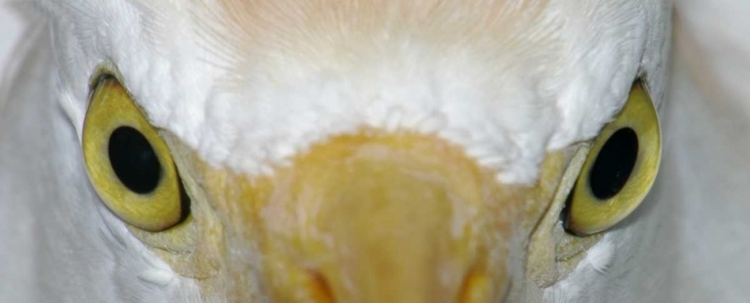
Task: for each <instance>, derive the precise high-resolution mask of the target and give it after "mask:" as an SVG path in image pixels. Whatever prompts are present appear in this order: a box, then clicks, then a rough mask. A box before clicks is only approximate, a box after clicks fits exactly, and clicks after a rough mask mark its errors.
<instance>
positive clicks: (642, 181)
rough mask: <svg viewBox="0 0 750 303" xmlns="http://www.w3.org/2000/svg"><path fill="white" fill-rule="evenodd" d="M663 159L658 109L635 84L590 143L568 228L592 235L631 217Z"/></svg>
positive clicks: (569, 211)
mask: <svg viewBox="0 0 750 303" xmlns="http://www.w3.org/2000/svg"><path fill="white" fill-rule="evenodd" d="M660 159H661V131H660V128H659V118H658V115H657V112H656V108H655V107H654V104H653V102H652V100H651V98H650V96H649V94H648V92H647V91H646V88H645V87H644V86H643V85H642V84H641V83H640V82H636V83H635V84H634V85H633V88H632V89H631V92H630V96H629V98H628V101H627V103H626V104H625V106H624V107H623V109H622V111H621V112H620V113H619V114H618V115H617V117H615V119H614V121H612V122H610V123H609V124H607V125H606V126H605V127H604V129H603V130H602V132H601V133H600V134H599V137H597V138H596V139H595V140H594V142H593V144H592V145H591V151H590V152H589V154H588V157H587V159H586V162H585V163H584V164H583V168H582V170H581V174H580V176H579V177H578V180H577V182H576V185H575V188H574V190H573V192H572V193H571V196H570V198H569V201H568V205H567V218H566V220H565V221H566V228H567V230H568V231H569V232H572V233H574V234H576V235H581V236H585V235H590V234H594V233H597V232H600V231H603V230H606V229H608V228H610V227H612V226H614V225H615V224H617V223H619V222H620V221H622V220H623V219H624V218H626V217H627V216H628V215H630V213H632V212H633V211H634V210H635V209H636V207H638V205H639V204H640V203H641V201H643V199H644V198H645V196H646V194H647V193H648V192H649V190H650V189H651V185H653V183H654V180H655V178H656V173H657V171H658V170H659V162H660Z"/></svg>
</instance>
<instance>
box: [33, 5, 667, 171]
mask: <svg viewBox="0 0 750 303" xmlns="http://www.w3.org/2000/svg"><path fill="white" fill-rule="evenodd" d="M132 1H135V0H113V1H111V2H108V3H107V4H101V3H99V2H98V1H91V0H77V1H73V0H68V1H66V2H65V3H66V4H67V7H69V8H70V7H73V8H75V9H70V10H67V11H66V12H67V13H57V15H58V17H59V18H57V20H58V22H59V23H64V25H69V26H72V27H74V28H76V30H75V31H73V32H75V33H79V35H75V34H73V35H72V36H71V34H68V33H63V35H69V36H71V37H69V38H70V39H69V40H66V41H67V42H60V44H65V45H63V46H67V47H63V49H65V50H66V52H67V53H65V52H63V53H62V54H61V55H63V56H66V57H65V58H73V60H67V61H65V60H63V62H72V63H75V64H72V63H71V64H70V66H66V67H64V68H63V72H64V73H65V72H67V74H66V76H67V77H65V78H66V79H67V80H68V84H69V90H70V94H71V95H72V99H74V100H80V105H78V108H79V110H78V111H77V112H79V115H80V116H82V113H83V111H85V95H86V91H85V89H84V88H83V87H81V86H80V85H76V83H79V84H80V83H81V82H84V81H82V80H81V78H85V77H88V75H89V74H90V73H91V70H92V69H93V67H94V66H96V64H98V63H100V62H101V61H102V60H111V61H113V63H114V65H116V66H117V67H118V68H119V70H120V72H121V73H122V78H123V80H124V81H125V82H126V85H127V86H128V88H129V89H130V90H131V92H132V93H133V95H134V96H135V97H136V99H137V102H139V104H140V105H141V106H142V107H143V108H144V109H145V110H146V111H147V113H148V115H149V118H150V119H151V120H152V121H153V122H154V124H155V125H157V126H160V127H164V128H166V129H168V130H170V131H172V132H174V133H175V134H177V135H178V136H179V137H180V138H182V139H183V140H184V141H185V142H186V143H187V144H188V145H189V146H191V147H193V148H195V149H196V150H197V151H198V152H199V154H201V156H203V157H204V158H205V159H207V160H208V161H209V162H211V163H212V164H215V165H223V166H229V167H231V168H233V169H235V170H237V171H241V172H245V173H247V174H250V175H255V174H263V173H271V172H272V171H273V166H275V165H284V164H285V163H287V162H288V160H289V159H290V157H292V156H294V155H295V154H298V153H300V152H304V150H305V149H306V148H308V147H309V146H310V145H312V144H315V143H317V142H320V141H323V140H325V138H327V137H330V136H331V135H334V134H340V133H347V132H354V131H356V130H357V129H359V128H360V127H363V126H366V127H376V128H384V129H386V130H398V129H404V130H410V131H417V132H424V133H434V134H436V135H438V136H440V137H442V138H445V139H447V140H449V141H451V142H453V143H455V144H457V145H461V146H463V147H464V148H465V149H466V151H467V153H468V154H469V155H471V156H473V157H475V158H476V159H477V160H478V161H479V163H480V164H482V165H485V166H488V167H490V168H493V169H496V170H497V171H498V176H499V178H500V180H501V181H504V182H509V183H518V182H521V183H528V182H533V180H534V179H535V177H536V173H537V170H538V165H539V163H540V162H541V159H542V158H543V157H544V154H545V152H546V151H547V150H550V149H556V148H561V147H564V146H566V145H568V144H570V143H572V142H575V141H578V140H583V139H587V138H590V137H591V136H593V135H595V134H596V132H597V131H598V129H599V128H600V127H601V125H602V124H604V123H606V122H607V121H608V120H609V119H610V117H611V116H612V115H613V114H614V112H615V111H616V110H617V109H618V108H619V107H620V106H621V105H622V102H624V100H625V98H626V95H627V92H628V89H629V87H630V84H631V82H632V80H633V79H634V77H635V76H636V74H637V73H639V72H641V71H647V72H648V75H649V77H650V78H652V79H656V80H654V81H651V82H652V83H650V84H651V86H652V87H651V88H652V91H654V90H655V91H656V93H655V95H656V99H660V95H661V91H662V86H663V85H661V82H660V80H659V79H661V77H662V74H663V70H664V69H663V68H662V67H661V66H662V65H663V64H662V62H661V57H663V50H664V49H665V48H664V47H663V44H664V43H662V42H660V41H663V40H666V39H665V35H666V32H668V31H667V26H666V25H665V24H666V23H667V20H666V18H667V17H665V16H668V14H666V13H664V11H665V10H666V6H667V4H664V3H662V2H661V1H646V0H642V1H626V0H622V1H594V0H589V1H577V2H575V3H573V2H567V1H500V0H464V1H449V0H420V1H398V0H391V1H388V0H342V1H326V0H273V1H272V0H262V1H259V0H256V1H242V0H203V1H189V2H180V1H145V0H137V1H135V2H132ZM88 2H91V3H88ZM41 3H46V5H47V6H49V7H52V6H54V5H56V4H51V3H52V2H45V1H44V0H42V1H41ZM97 3H98V4H97ZM63 6H65V5H63ZM63 11H64V10H63ZM101 21H105V22H104V23H102V22H101ZM92 24H96V26H93V25H92ZM102 24H103V25H102ZM60 28H66V27H65V26H62V27H60ZM81 32H91V33H93V35H90V36H85V35H84V36H82V35H80V33H81ZM71 41H72V42H71ZM81 75H84V76H81ZM648 80H651V79H648ZM73 112H75V111H73ZM74 118H75V117H74ZM79 118H80V117H79ZM73 120H74V121H82V118H81V119H73ZM79 127H80V126H79Z"/></svg>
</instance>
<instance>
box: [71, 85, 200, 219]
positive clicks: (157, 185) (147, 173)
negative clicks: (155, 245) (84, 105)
mask: <svg viewBox="0 0 750 303" xmlns="http://www.w3.org/2000/svg"><path fill="white" fill-rule="evenodd" d="M83 153H84V159H85V162H86V169H87V171H88V174H89V178H90V180H91V183H92V184H93V186H94V188H95V189H96V192H97V193H98V194H99V197H101V199H102V201H104V204H106V206H107V207H108V208H109V209H110V210H111V211H112V212H113V213H115V215H117V216H118V217H119V218H120V219H122V220H123V221H125V222H126V223H128V224H130V225H132V226H134V227H136V228H138V229H142V230H145V231H150V232H157V231H162V230H165V229H168V228H170V227H172V226H175V225H176V224H178V223H179V222H181V221H182V220H183V219H185V217H186V215H187V211H188V207H187V205H186V203H185V199H186V195H185V194H184V190H183V188H182V185H181V184H180V180H179V177H178V175H177V172H176V168H175V165H174V163H173V161H172V157H171V155H170V150H169V148H168V147H167V145H166V143H165V142H164V141H163V140H162V138H161V137H160V136H159V133H158V132H157V130H156V129H155V128H154V127H153V126H152V125H151V124H149V123H148V121H147V119H146V117H145V116H144V115H143V113H142V111H141V110H140V109H139V108H138V106H137V105H136V104H135V103H134V102H133V99H132V98H131V97H130V95H129V94H128V92H127V91H126V90H125V88H124V87H123V86H122V85H121V84H120V82H119V81H117V79H115V78H113V77H110V76H103V77H102V78H101V79H100V80H99V81H98V83H97V84H96V86H95V88H94V90H93V93H92V94H91V102H90V104H89V107H88V110H87V112H86V119H85V122H84V129H83Z"/></svg>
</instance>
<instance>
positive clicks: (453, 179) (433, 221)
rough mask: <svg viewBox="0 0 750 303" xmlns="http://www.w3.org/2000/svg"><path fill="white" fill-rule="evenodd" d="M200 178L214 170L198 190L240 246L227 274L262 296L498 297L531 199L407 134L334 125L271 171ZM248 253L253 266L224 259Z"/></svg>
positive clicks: (462, 158) (446, 148)
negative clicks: (335, 133)
mask: <svg viewBox="0 0 750 303" xmlns="http://www.w3.org/2000/svg"><path fill="white" fill-rule="evenodd" d="M216 174H223V175H222V176H221V177H217V176H216ZM207 179H208V180H221V181H216V182H212V183H211V184H209V185H208V186H207V187H206V188H207V193H208V194H209V196H211V197H212V200H214V204H215V208H216V211H217V212H219V213H220V214H221V217H223V218H225V222H224V225H225V231H224V232H225V237H224V239H225V242H226V246H227V251H229V252H241V253H228V256H227V263H228V267H230V269H229V270H230V271H233V276H234V277H235V278H233V280H235V281H250V280H259V281H260V283H259V289H260V290H259V291H260V292H261V293H265V294H266V295H267V296H268V297H269V298H270V301H271V302H321V303H322V302H362V303H369V302H373V303H374V302H393V303H398V302H499V301H502V298H503V296H504V292H505V291H506V290H507V287H508V284H509V264H510V263H511V260H510V258H509V255H510V251H511V250H512V246H511V243H513V242H514V241H513V239H514V237H515V236H517V234H518V232H519V230H518V229H519V226H520V225H521V222H520V221H522V219H519V218H523V215H522V213H523V209H524V205H525V203H527V201H529V200H528V199H529V198H528V197H527V196H525V195H524V193H525V192H526V190H521V189H517V188H514V187H509V186H503V185H501V184H499V183H498V182H497V181H496V178H495V175H494V173H493V172H491V171H485V170H483V169H482V168H480V166H479V165H477V164H476V162H475V161H474V160H472V159H470V158H469V157H467V156H466V155H465V154H464V153H463V151H462V150H461V149H460V148H456V147H454V146H452V145H450V144H448V143H446V142H444V141H443V140H441V139H438V138H435V137H431V136H421V135H411V134H400V135H393V134H390V135H373V134H368V135H364V134H360V135H347V136H340V137H336V138H334V139H332V140H330V141H328V142H327V143H325V144H321V145H318V146H315V147H313V148H311V149H310V150H309V151H308V152H307V153H306V154H305V155H302V156H300V157H298V158H296V159H295V160H294V162H293V164H292V165H290V166H289V167H286V168H280V169H278V170H277V171H276V172H275V173H274V175H273V176H268V177H262V178H255V179H250V178H246V177H242V176H236V175H235V176H229V175H228V174H226V173H221V172H215V173H214V176H213V177H211V176H210V174H209V175H208V178H207ZM527 235H528V234H526V236H527ZM522 236H523V235H522ZM515 242H518V241H515ZM241 243H244V244H241ZM257 256H259V258H256V257H257ZM247 258H254V259H257V260H258V262H257V263H258V264H257V266H250V267H246V266H233V265H232V264H240V263H243V264H245V263H248V261H247ZM521 262H522V260H521ZM240 292H241V291H240Z"/></svg>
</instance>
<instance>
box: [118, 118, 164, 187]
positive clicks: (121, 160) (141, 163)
mask: <svg viewBox="0 0 750 303" xmlns="http://www.w3.org/2000/svg"><path fill="white" fill-rule="evenodd" d="M109 162H110V163H111V164H112V169H114V171H115V174H116V175H117V178H119V179H120V181H122V183H123V184H125V186H126V187H127V188H128V189H130V190H132V191H134V192H136V193H139V194H147V193H150V192H152V191H154V189H156V186H157V185H158V183H159V177H160V175H161V164H159V159H158V158H157V157H156V153H155V152H154V148H153V147H151V144H149V142H148V140H147V139H146V137H144V136H143V134H141V132H139V131H137V130H136V129H134V128H132V127H129V126H121V127H119V128H117V129H115V131H114V132H112V135H111V136H110V137H109Z"/></svg>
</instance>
